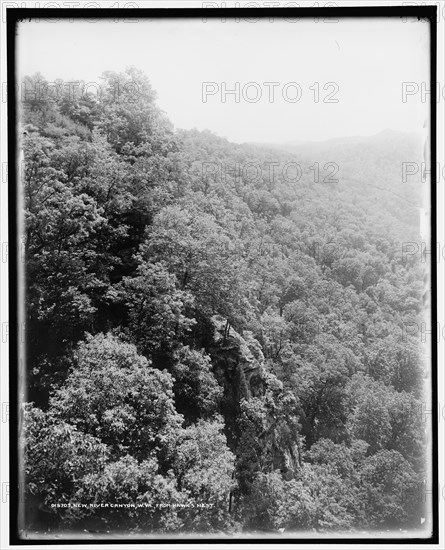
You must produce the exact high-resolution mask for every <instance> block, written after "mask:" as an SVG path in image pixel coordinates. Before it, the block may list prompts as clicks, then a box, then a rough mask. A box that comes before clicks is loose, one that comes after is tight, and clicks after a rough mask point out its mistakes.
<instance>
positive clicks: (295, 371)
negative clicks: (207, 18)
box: [22, 69, 427, 532]
mask: <svg viewBox="0 0 445 550" xmlns="http://www.w3.org/2000/svg"><path fill="white" fill-rule="evenodd" d="M44 83H45V81H44V79H43V77H42V76H40V75H35V76H33V77H27V79H26V85H27V87H28V88H32V87H33V86H34V87H35V86H38V85H40V86H42V85H44ZM102 83H103V85H102V88H101V91H100V93H99V92H97V93H96V92H94V90H91V89H87V88H85V86H83V84H82V83H80V84H79V86H78V87H77V88H76V90H77V92H76V93H75V94H74V95H72V94H69V93H68V92H67V91H66V90H65V91H63V90H62V92H61V93H59V94H57V95H56V96H55V97H48V98H46V99H45V100H40V101H37V100H33V101H32V102H30V103H25V105H24V113H23V121H22V125H23V130H24V131H26V134H25V135H24V139H23V147H24V157H25V170H24V181H23V185H24V208H25V214H24V216H25V217H24V222H25V223H24V230H25V237H26V319H27V335H28V338H27V357H28V359H27V379H28V387H29V395H28V400H29V403H27V404H26V406H25V411H24V432H23V442H24V448H25V455H24V457H25V469H26V481H27V483H26V492H27V499H28V502H29V503H32V502H35V501H36V499H37V502H38V503H39V506H40V507H42V506H43V508H44V510H45V513H46V516H45V518H46V519H44V520H42V518H40V519H39V517H37V516H38V515H36V514H33V513H32V512H31V511H30V510H32V505H31V504H29V507H28V513H27V517H26V525H27V527H28V528H32V527H34V528H36V529H37V528H43V529H47V528H50V527H51V526H53V525H58V526H59V527H61V526H62V527H67V528H72V527H73V526H75V527H79V526H80V525H82V526H85V525H91V526H92V527H91V528H92V529H93V528H94V529H99V530H100V529H106V530H113V529H133V530H136V531H141V532H183V531H199V532H220V531H224V532H228V531H236V530H241V529H243V528H244V529H248V530H255V529H272V530H276V529H286V531H298V530H312V529H316V530H330V529H337V530H338V529H340V530H354V529H366V528H379V529H381V528H393V527H396V528H404V526H409V527H414V526H420V524H421V523H420V522H421V515H422V504H423V503H422V500H421V499H420V498H416V494H417V493H416V490H415V489H416V487H418V486H419V484H420V483H421V481H422V480H424V479H425V477H426V476H427V474H426V472H425V464H426V461H425V457H424V451H423V449H424V425H423V424H422V417H421V403H422V395H423V386H422V384H423V382H422V381H423V378H424V367H425V365H424V364H423V362H422V350H421V347H420V344H421V342H420V338H416V337H415V335H413V333H412V332H410V331H406V327H407V326H412V325H413V324H414V323H420V322H421V320H422V311H423V310H422V280H423V271H422V267H423V264H422V263H421V262H420V258H419V259H418V261H416V258H415V257H414V256H413V255H410V256H409V257H406V256H405V257H404V256H403V254H402V250H403V248H402V243H403V242H409V241H414V242H415V240H416V237H417V229H416V223H417V212H416V209H415V205H416V204H417V201H418V196H419V192H418V189H416V188H415V187H414V186H413V185H410V184H409V183H408V184H407V183H403V185H402V182H401V175H400V167H401V164H402V162H403V161H404V160H406V159H407V158H409V159H415V158H417V157H416V155H417V153H418V152H417V150H416V148H415V143H414V142H413V141H412V140H411V138H410V137H409V136H407V137H406V136H405V137H403V136H399V135H395V136H392V138H391V139H392V141H391V143H394V144H395V145H393V146H391V147H389V145H388V143H389V142H388V136H387V134H386V133H385V134H384V135H382V136H376V137H374V138H370V139H369V140H368V142H366V144H362V143H359V144H355V145H353V144H351V143H348V144H343V143H341V142H340V143H333V144H331V145H326V147H325V148H322V149H317V150H315V149H314V150H312V151H311V149H310V148H309V149H308V148H307V147H306V148H302V149H301V150H299V149H298V147H266V146H258V145H254V144H243V145H239V144H233V143H230V142H228V141H227V140H226V139H223V138H220V137H218V136H216V135H214V134H213V133H211V132H209V131H205V132H199V131H197V130H191V131H185V130H176V131H175V130H174V129H173V127H172V125H171V123H170V122H169V121H168V119H167V117H166V116H165V114H164V113H162V112H161V111H160V109H159V108H158V107H157V105H156V102H155V98H156V96H155V92H154V91H153V89H152V88H151V85H150V82H149V80H148V79H147V77H146V76H145V75H143V74H142V73H140V72H139V71H137V70H136V69H129V70H128V71H127V72H126V73H123V74H117V73H113V72H107V73H105V74H104V75H103V76H102ZM93 92H94V93H93ZM315 154H316V155H318V156H317V157H316V158H314V155H315ZM334 161H335V163H336V164H337V165H338V173H337V178H338V180H337V181H331V179H329V178H328V179H326V178H325V177H324V176H323V177H320V178H315V177H314V169H313V165H314V162H317V163H319V165H320V167H322V166H324V165H325V163H327V162H334ZM292 163H293V164H292ZM295 163H298V164H299V166H300V168H301V174H300V176H301V177H299V178H298V180H297V178H296V177H294V174H293V172H292V165H295ZM285 167H287V168H285ZM258 168H259V169H258ZM325 175H326V174H325ZM401 195H402V196H403V197H404V199H403V200H400V196H401ZM413 205H414V206H413ZM98 503H99V504H100V503H102V504H107V505H108V507H101V508H97V507H94V506H93V504H98ZM60 504H66V505H67V506H66V507H63V508H62V507H57V505H60ZM111 504H120V505H122V506H121V507H111ZM130 504H131V506H128V505H130ZM76 505H82V506H76ZM42 522H43V523H42ZM86 522H90V523H86Z"/></svg>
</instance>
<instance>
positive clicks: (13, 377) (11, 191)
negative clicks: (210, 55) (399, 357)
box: [6, 5, 439, 545]
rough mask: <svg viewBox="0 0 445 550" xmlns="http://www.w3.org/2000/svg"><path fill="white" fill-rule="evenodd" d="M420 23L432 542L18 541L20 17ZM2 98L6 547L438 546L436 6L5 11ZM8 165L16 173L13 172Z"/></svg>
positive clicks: (281, 539) (390, 539)
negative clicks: (426, 62) (425, 125)
mask: <svg viewBox="0 0 445 550" xmlns="http://www.w3.org/2000/svg"><path fill="white" fill-rule="evenodd" d="M204 17H205V18H209V19H210V18H222V17H226V18H231V17H238V18H246V19H247V18H270V17H277V18H281V17H285V18H297V17H298V18H313V17H339V18H347V17H348V18H349V17H354V18H365V17H366V18H369V17H378V18H388V17H393V18H396V17H399V18H413V19H415V18H418V19H419V20H420V19H423V20H427V21H428V24H429V28H430V90H431V95H430V154H431V176H430V177H431V189H430V198H431V205H430V206H431V227H430V230H431V243H432V246H431V264H430V273H431V279H430V280H431V327H432V328H431V348H432V349H431V360H432V362H431V375H432V411H431V413H432V431H433V434H432V435H433V437H432V463H431V464H432V480H431V481H432V524H433V530H432V535H431V537H430V538H399V537H397V538H395V537H382V538H377V537H375V538H374V537H373V536H372V535H371V536H370V537H369V538H367V539H365V538H340V537H333V538H328V537H326V538H324V537H321V538H313V539H312V538H311V539H309V538H286V537H272V538H267V536H265V537H264V538H250V537H246V538H232V537H212V536H209V537H199V538H192V537H190V538H188V537H185V536H183V537H181V536H179V537H165V538H164V537H163V538H156V536H154V537H151V536H147V537H145V538H142V539H132V538H129V539H125V538H120V539H119V538H111V537H110V538H107V539H104V538H102V539H101V538H99V535H98V536H97V538H96V537H94V538H89V539H85V538H81V539H76V538H75V537H73V538H72V539H48V538H40V539H23V538H20V536H19V521H18V520H19V504H20V503H19V472H18V464H19V448H18V440H19V423H20V418H19V416H20V415H19V409H18V407H19V401H18V389H19V387H18V369H19V364H18V357H19V326H18V322H19V316H18V310H19V307H20V304H19V294H18V286H17V280H18V274H19V269H18V262H19V261H20V258H19V246H18V235H19V231H18V229H19V228H18V220H19V211H18V208H19V207H20V205H19V204H18V201H17V191H18V187H17V185H18V173H17V167H18V148H17V129H18V112H17V98H16V89H17V87H16V82H17V74H16V51H17V50H16V29H17V24H18V23H20V22H21V21H23V20H26V19H33V18H39V19H59V20H61V19H90V20H91V19H92V18H95V19H109V18H115V19H130V18H138V19H139V18H141V19H142V18H149V19H153V18H204ZM6 24H7V78H8V82H7V93H8V165H9V167H10V169H9V171H8V173H9V177H8V231H9V326H10V335H9V379H10V387H9V401H10V430H9V460H10V508H9V510H10V525H9V526H10V540H9V542H10V544H11V545H68V544H90V545H94V544H109V545H113V544H179V543H181V544H190V543H193V544H197V543H224V544H233V543H237V544H240V543H244V544H254V543H255V544H257V543H261V544H265V543H266V544H270V543H280V544H289V543H300V544H307V545H310V544H385V543H386V544H405V545H406V544H438V543H439V481H438V388H437V384H438V382H437V374H438V373H437V271H436V270H437V249H436V247H435V246H434V243H435V242H436V239H437V224H436V216H437V205H436V172H437V170H436V131H437V120H436V116H437V108H436V98H437V93H436V78H437V5H435V6H355V7H343V6H341V7H340V6H337V7H327V8H326V7H320V8H315V7H299V8H296V7H292V8H290V7H267V8H243V7H238V8H217V9H215V8H167V7H166V8H141V9H122V8H120V9H115V8H107V9H106V8H100V9H96V8H93V9H85V8H80V9H69V8H67V9H64V8H46V9H41V8H7V9H6ZM12 167H14V168H12Z"/></svg>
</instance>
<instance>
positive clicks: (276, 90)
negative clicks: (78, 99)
mask: <svg viewBox="0 0 445 550" xmlns="http://www.w3.org/2000/svg"><path fill="white" fill-rule="evenodd" d="M428 48H429V34H428V24H427V23H425V22H417V21H416V22H413V21H405V22H404V21H403V20H401V19H366V20H358V19H343V20H342V19H339V20H338V22H336V23H327V22H323V20H320V21H319V22H317V23H316V22H315V21H314V20H313V19H307V20H305V19H300V20H299V21H297V22H290V21H284V20H278V19H275V20H274V21H273V22H270V21H269V19H263V20H260V21H257V22H254V23H253V22H247V21H245V20H240V21H238V22H237V21H235V20H227V21H226V22H222V21H221V19H214V20H211V19H209V20H207V22H203V20H201V19H182V20H180V19H175V20H151V21H149V20H141V19H140V20H139V21H138V22H135V23H128V22H123V21H119V22H115V21H113V20H105V21H100V22H85V21H78V20H74V21H72V22H69V21H67V22H62V21H59V22H53V23H49V22H44V21H43V20H40V21H39V22H36V21H30V22H25V23H22V24H20V26H19V49H18V57H19V74H21V75H23V74H33V73H35V72H37V71H39V72H40V73H42V74H43V76H44V77H45V78H46V79H47V80H49V81H52V80H54V79H56V78H61V79H63V80H64V81H67V82H68V81H75V80H79V79H82V80H85V81H87V82H100V81H99V80H98V76H99V75H100V74H101V73H102V72H103V71H105V70H116V71H121V70H124V69H125V68H126V67H127V66H131V65H133V66H135V67H137V68H139V69H141V70H143V71H144V72H145V73H146V74H147V75H148V77H149V78H150V80H151V83H152V85H153V87H154V89H155V90H156V91H157V92H158V104H159V106H160V107H161V108H162V109H163V110H164V111H166V113H167V115H168V116H169V118H170V120H171V121H172V122H173V123H174V125H175V126H176V127H178V128H187V129H189V128H193V127H196V128H198V129H200V130H202V129H205V128H208V129H210V130H212V131H214V132H216V133H217V134H219V135H222V136H225V137H227V138H228V139H230V140H231V141H236V142H243V141H262V142H286V141H293V140H323V139H329V138H332V137H338V136H350V135H370V134H374V133H377V132H379V131H381V130H384V129H386V128H392V129H394V130H402V131H416V130H418V129H420V128H421V127H422V125H423V122H424V118H425V116H426V113H427V112H428V101H429V96H427V95H426V96H425V95H424V96H423V98H422V94H421V91H422V89H423V90H425V89H427V88H428V87H429V85H428V83H429V60H428ZM237 82H238V83H239V98H237V97H235V96H234V95H233V94H227V95H224V86H226V89H228V90H233V89H235V88H236V83H237ZM403 82H407V83H414V84H410V85H408V89H407V91H408V92H416V90H417V89H418V90H419V91H418V93H415V94H413V95H407V96H406V98H405V99H406V101H405V102H403V101H402V86H403ZM205 83H207V84H205ZM248 83H254V84H250V85H249V86H246V84H248ZM264 83H276V84H264ZM295 83H296V84H297V85H298V86H296V85H295ZM316 83H318V84H316ZM328 83H332V84H328ZM422 83H425V84H422ZM325 85H326V88H325V89H324V87H325ZM417 87H418V88H417ZM203 88H204V89H205V90H207V91H208V94H207V96H206V99H207V100H206V101H205V102H204V101H203ZM297 94H299V95H300V97H298V95H297ZM236 99H238V102H237V101H236ZM255 99H257V101H256V102H253V100H255ZM270 99H272V101H270ZM316 99H318V102H317V101H316ZM329 99H330V101H331V102H325V101H323V100H329ZM422 99H423V102H422ZM224 100H225V101H224ZM249 100H250V101H249ZM335 100H338V101H337V102H333V101H335Z"/></svg>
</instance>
